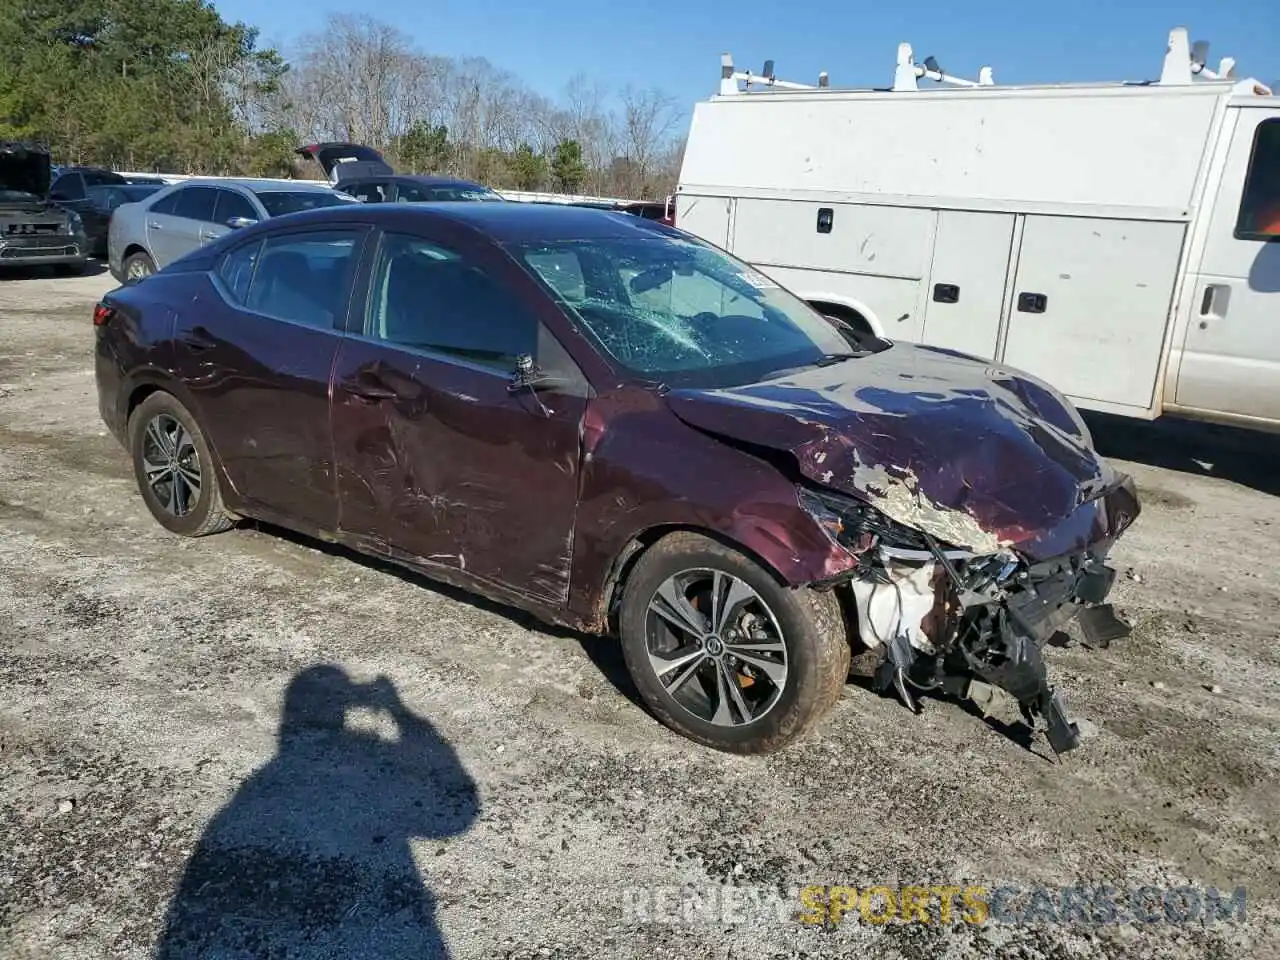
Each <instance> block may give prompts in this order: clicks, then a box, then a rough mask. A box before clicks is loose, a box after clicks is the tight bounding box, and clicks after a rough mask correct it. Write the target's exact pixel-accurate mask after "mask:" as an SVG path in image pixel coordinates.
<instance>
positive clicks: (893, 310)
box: [760, 266, 920, 341]
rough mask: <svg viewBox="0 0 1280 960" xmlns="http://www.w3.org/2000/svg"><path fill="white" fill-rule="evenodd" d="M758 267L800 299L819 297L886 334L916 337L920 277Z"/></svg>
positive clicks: (897, 337)
mask: <svg viewBox="0 0 1280 960" xmlns="http://www.w3.org/2000/svg"><path fill="white" fill-rule="evenodd" d="M760 270H761V272H762V273H767V274H768V275H769V276H771V277H773V279H775V280H777V281H778V283H780V284H782V286H784V287H786V288H787V289H788V290H790V291H791V292H792V293H794V294H795V295H796V296H798V297H800V298H801V299H803V300H810V301H813V300H820V301H823V302H827V303H835V304H839V305H841V306H847V307H849V308H851V309H853V310H856V311H857V312H858V313H860V314H862V315H863V317H865V318H866V319H867V321H868V322H869V323H871V325H872V326H873V327H874V328H876V329H877V330H878V332H880V333H883V334H884V335H885V336H886V337H890V338H891V339H894V340H910V341H915V340H917V339H919V336H920V317H919V316H918V315H917V313H916V299H917V297H918V295H919V292H920V281H919V280H898V279H895V278H893V277H862V276H858V275H856V274H849V273H825V272H823V271H821V270H797V269H794V268H788V267H769V266H762V267H760Z"/></svg>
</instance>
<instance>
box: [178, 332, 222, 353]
mask: <svg viewBox="0 0 1280 960" xmlns="http://www.w3.org/2000/svg"><path fill="white" fill-rule="evenodd" d="M180 342H181V343H182V345H183V346H185V347H188V348H189V349H191V350H194V351H197V352H199V351H202V350H212V349H213V348H214V347H216V346H217V345H218V341H216V340H214V339H213V337H211V336H209V332H208V331H207V330H205V329H204V327H195V328H193V329H192V330H191V332H190V333H188V334H187V335H186V336H185V337H183V338H182V339H181V341H180Z"/></svg>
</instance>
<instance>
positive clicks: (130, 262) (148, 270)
mask: <svg viewBox="0 0 1280 960" xmlns="http://www.w3.org/2000/svg"><path fill="white" fill-rule="evenodd" d="M121 272H122V273H123V274H124V282H125V283H126V284H133V283H137V282H138V281H140V280H145V279H146V278H147V277H149V276H151V275H152V274H153V273H155V272H156V262H155V261H154V260H152V259H151V255H150V254H148V253H147V252H145V251H143V250H139V251H137V252H136V253H131V254H129V256H127V257H125V258H124V263H123V264H122V265H121Z"/></svg>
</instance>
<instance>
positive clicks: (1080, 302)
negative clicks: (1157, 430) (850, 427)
mask: <svg viewBox="0 0 1280 960" xmlns="http://www.w3.org/2000/svg"><path fill="white" fill-rule="evenodd" d="M1185 232H1186V225H1185V224H1181V223H1150V222H1142V221H1136V220H1095V219H1089V218H1084V217H1042V216H1038V217H1028V218H1027V220H1026V225H1025V228H1024V230H1023V235H1022V245H1021V252H1020V255H1019V263H1018V274H1017V282H1016V284H1015V285H1014V293H1013V297H1014V303H1013V309H1012V312H1011V314H1010V317H1009V334H1008V338H1007V340H1006V341H1005V351H1004V360H1005V362H1006V363H1008V364H1010V365H1011V366H1014V367H1019V368H1021V369H1023V370H1026V371H1028V372H1030V373H1033V374H1035V375H1037V376H1039V377H1041V378H1042V379H1044V380H1046V381H1048V382H1049V383H1051V384H1053V385H1054V386H1055V387H1057V388H1058V389H1059V390H1061V391H1063V392H1064V393H1066V394H1067V395H1068V396H1070V397H1072V398H1073V399H1076V400H1079V401H1090V400H1094V401H1100V402H1104V403H1112V404H1121V405H1125V406H1130V407H1139V408H1146V407H1149V406H1150V405H1151V403H1152V398H1153V395H1154V391H1155V380H1156V373H1157V370H1158V369H1159V365H1160V349H1161V345H1162V343H1163V340H1164V335H1165V329H1166V327H1167V325H1168V322H1169V313H1170V305H1171V301H1172V297H1173V288H1174V283H1175V280H1176V278H1177V272H1178V261H1179V258H1180V256H1181V252H1182V241H1183V235H1184V234H1185ZM1026 293H1036V294H1041V295H1042V296H1044V298H1045V309H1044V312H1043V313H1029V312H1025V311H1023V310H1020V309H1019V305H1018V298H1019V296H1020V295H1022V294H1026ZM1083 405H1085V406H1087V405H1088V404H1087V402H1086V403H1084V404H1083Z"/></svg>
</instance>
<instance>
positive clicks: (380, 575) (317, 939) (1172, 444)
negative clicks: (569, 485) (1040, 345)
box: [0, 274, 1280, 960]
mask: <svg viewBox="0 0 1280 960" xmlns="http://www.w3.org/2000/svg"><path fill="white" fill-rule="evenodd" d="M112 285H113V284H112V282H111V280H110V277H108V276H106V275H105V274H99V275H97V276H89V277H83V278H76V279H55V278H51V277H44V276H40V275H32V276H21V277H14V278H6V279H4V280H0V802H2V803H3V811H4V812H3V816H2V818H0V956H3V957H6V958H26V957H32V958H34V957H40V958H46V957H66V958H98V957H112V958H131V957H143V956H151V955H155V954H156V953H157V950H158V952H159V955H161V956H166V957H178V956H204V957H212V956H218V957H223V956H226V957H231V956H236V957H242V956H244V957H247V956H264V957H266V956H272V957H275V956H279V957H284V956H290V957H344V958H345V957H366V956H367V957H375V956H376V957H400V956H404V957H410V956H411V957H415V958H416V957H429V956H433V955H437V954H439V953H441V952H443V951H445V950H447V952H448V955H449V956H452V957H457V958H465V957H601V958H608V957H635V956H653V955H654V954H655V953H656V952H658V951H664V952H665V953H666V954H668V955H671V956H675V957H690V958H692V957H699V958H703V957H706V958H711V957H718V958H729V957H734V958H747V957H836V956H848V955H855V954H856V955H861V956H866V957H910V958H916V957H919V958H932V957H970V956H995V957H1007V958H1015V957H1017V958H1040V957H1055V958H1056V957H1072V958H1094V957H1152V958H1161V960H1164V958H1203V957H1222V958H1227V957H1231V958H1236V957H1245V956H1256V957H1275V956H1280V935H1278V933H1277V931H1278V930H1280V922H1278V920H1280V904H1277V902H1276V900H1275V894H1274V890H1275V880H1276V879H1277V869H1276V866H1275V865H1276V863H1277V862H1280V858H1278V857H1277V849H1278V847H1280V843H1278V840H1277V831H1280V827H1278V826H1277V823H1280V792H1278V791H1277V789H1276V775H1277V768H1278V767H1280V754H1278V743H1280V740H1278V738H1277V721H1278V718H1280V685H1278V682H1277V681H1278V680H1280V651H1278V649H1277V642H1276V641H1277V634H1278V633H1280V626H1277V618H1276V616H1275V613H1274V611H1275V608H1276V598H1277V596H1278V595H1280V566H1278V565H1277V564H1276V563H1275V561H1274V548H1275V541H1276V535H1277V532H1280V500H1277V498H1276V494H1277V493H1280V489H1278V488H1280V480H1277V479H1276V478H1277V477H1280V472H1277V471H1276V470H1275V467H1274V463H1276V462H1280V458H1276V459H1275V460H1273V459H1270V458H1273V457H1274V456H1275V454H1274V446H1275V444H1274V443H1273V442H1272V441H1270V440H1268V439H1266V438H1256V437H1250V438H1247V439H1246V441H1245V443H1244V444H1243V445H1242V446H1239V447H1237V448H1232V447H1230V446H1229V445H1228V441H1227V440H1226V439H1223V438H1221V437H1216V436H1208V435H1206V434H1205V433H1204V432H1203V431H1186V432H1184V433H1181V434H1178V435H1176V436H1174V435H1172V434H1169V435H1166V434H1165V433H1162V432H1160V431H1155V430H1150V429H1142V430H1139V429H1137V428H1133V427H1123V428H1122V427H1116V426H1115V425H1110V426H1108V425H1105V424H1101V425H1100V427H1099V431H1100V432H1099V439H1100V443H1101V444H1103V446H1104V449H1105V450H1106V451H1107V452H1108V453H1110V454H1113V455H1116V456H1127V457H1133V458H1136V459H1138V460H1140V461H1142V462H1123V461H1122V466H1123V467H1124V468H1126V469H1128V470H1131V471H1132V472H1133V473H1134V474H1135V475H1136V477H1137V478H1138V481H1139V484H1140V486H1141V488H1142V492H1143V495H1144V502H1145V507H1146V512H1145V513H1144V514H1143V516H1142V517H1141V519H1140V520H1139V522H1138V523H1137V525H1136V526H1135V527H1134V529H1133V530H1132V531H1131V532H1130V533H1129V535H1128V536H1127V537H1126V538H1125V539H1124V541H1123V542H1122V544H1121V545H1120V547H1119V549H1118V551H1117V553H1116V555H1115V560H1116V562H1117V564H1118V565H1119V567H1120V568H1121V570H1122V571H1124V575H1123V576H1122V577H1121V579H1120V582H1119V583H1118V586H1117V589H1116V593H1115V599H1116V600H1117V604H1118V606H1119V607H1120V609H1121V610H1122V612H1124V613H1125V614H1126V615H1127V616H1128V617H1129V618H1130V619H1131V620H1132V621H1133V622H1134V624H1135V631H1134V634H1133V636H1132V637H1131V638H1130V639H1128V640H1126V641H1122V642H1121V643H1119V644H1117V645H1115V646H1113V647H1112V648H1111V649H1109V650H1105V651H1097V652H1092V653H1091V652H1088V651H1086V650H1084V649H1082V648H1080V647H1071V648H1068V649H1053V650H1050V651H1049V654H1048V655H1049V656H1050V658H1051V669H1052V670H1053V671H1054V673H1055V675H1056V677H1057V678H1058V680H1059V681H1060V684H1061V686H1062V687H1063V689H1064V691H1065V693H1066V696H1067V702H1068V705H1069V707H1070V708H1072V709H1073V712H1074V713H1075V714H1076V715H1077V716H1079V717H1081V718H1083V720H1084V721H1085V722H1084V727H1085V730H1086V732H1087V733H1088V740H1087V742H1086V743H1085V744H1084V745H1083V746H1082V747H1081V748H1080V749H1079V750H1078V751H1076V752H1075V753H1072V754H1070V755H1068V756H1066V757H1064V758H1062V759H1061V760H1060V761H1057V760H1054V759H1053V758H1052V755H1050V754H1047V748H1046V747H1045V745H1044V743H1043V739H1042V738H1037V739H1035V740H1033V741H1031V742H1030V743H1028V741H1027V739H1026V738H1025V737H1024V736H1022V735H1021V731H1020V729H1019V728H1018V727H1017V726H1015V725H1011V724H1007V723H1004V722H1002V721H1001V719H1000V718H995V719H992V720H990V721H984V720H983V719H982V718H981V717H980V716H978V715H976V714H974V713H970V712H967V711H966V710H964V709H962V708H961V707H960V706H957V705H955V704H952V703H949V702H943V701H926V703H925V709H924V712H923V713H922V715H920V716H918V717H913V716H911V715H910V714H909V713H908V712H907V711H906V710H905V709H904V708H903V707H901V706H900V705H899V704H897V703H896V702H895V701H892V700H888V699H882V698H879V697H877V696H874V695H872V694H870V693H868V692H867V691H866V690H864V689H862V688H860V687H857V686H852V685H851V686H849V687H848V688H847V689H846V691H845V695H844V697H843V698H842V700H841V701H840V703H839V704H838V705H837V707H836V709H835V710H834V711H833V713H832V715H831V716H830V717H829V718H828V720H827V722H826V723H825V724H824V725H823V726H822V727H821V728H820V729H819V730H818V731H816V732H815V733H814V734H812V735H811V736H810V737H808V738H807V739H806V740H805V741H804V742H802V743H800V744H798V745H797V746H795V747H794V748H792V749H790V750H789V751H787V752H785V753H783V754H781V755H776V756H772V757H768V758H764V759H753V758H740V757H731V756H725V755H720V754H713V753H709V752H707V751H705V750H702V749H699V748H697V747H695V746H692V745H691V744H689V743H688V742H686V741H684V740H682V739H680V738H678V737H676V736H674V735H672V734H670V733H668V732H666V731H665V730H664V729H663V728H661V727H659V726H658V725H657V724H656V723H655V722H654V721H653V720H652V719H651V718H650V717H649V716H648V715H647V714H646V713H645V712H644V711H643V710H641V709H640V708H639V707H638V706H637V705H636V703H635V702H634V693H633V691H632V690H631V688H630V686H629V684H628V683H627V681H626V680H625V677H624V674H623V669H622V665H621V658H620V656H619V655H618V654H617V652H616V650H615V648H614V647H613V645H612V644H610V642H609V641H605V640H596V639H591V638H586V637H579V636H576V635H573V634H569V633H563V632H554V631H552V632H549V631H547V630H545V629H543V628H541V627H539V626H538V625H537V624H536V623H533V622H532V621H530V620H529V619H528V618H527V617H525V616H523V615H521V614H518V613H516V612H513V611H510V610H507V609H503V608H499V607H496V606H494V605H491V604H488V603H482V602H477V601H475V600H472V599H469V598H467V597H466V596H464V595H461V594H459V593H457V592H455V591H452V590H448V589H444V588H441V587H438V586H433V585H432V584H431V583H429V582H427V581H425V580H423V579H421V578H418V577H415V576H412V575H409V574H405V573H401V572H396V571H394V570H391V569H387V568H384V567H382V566H380V565H378V564H376V563H372V562H369V561H367V560H362V559H360V558H359V557H356V556H353V555H351V554H349V553H346V552H344V551H340V550H336V549H334V548H332V547H328V546H324V545H321V544H317V543H313V542H309V541H304V540H302V539H300V538H297V537H293V536H291V535H286V534H284V533H282V532H281V531H278V530H269V529H265V528H257V527H253V526H249V527H243V528H240V529H237V530H234V531H232V532H229V533H227V534H223V535H219V536H215V537H211V538H208V539H205V540H201V541H184V540H180V539H177V538H174V537H171V536H169V535H167V534H166V533H164V532H163V531H162V530H161V528H160V527H159V526H158V525H157V524H155V523H154V522H153V521H152V520H151V518H150V516H149V515H148V514H147V513H146V510H145V508H144V507H143V505H142V502H141V500H140V499H139V497H138V495H137V492H136V489H135V487H134V483H133V480H132V477H131V473H130V470H129V467H128V462H127V459H126V456H125V454H124V452H123V451H122V450H121V449H120V448H119V447H118V446H117V445H116V443H115V441H114V440H113V439H111V438H110V437H109V436H108V435H107V434H106V432H105V430H104V428H103V427H102V425H101V423H100V421H99V419H98V414H97V406H96V395H95V389H94V382H93V372H92V340H93V337H92V328H91V326H90V312H91V306H92V303H93V302H94V299H95V298H96V297H97V296H98V295H99V294H100V293H101V292H102V291H104V290H107V289H109V288H110V287H111V286H112ZM1103 428H1105V430H1104V429H1103ZM379 677H382V678H385V679H383V680H380V681H379V680H377V678H379ZM340 698H346V701H345V702H346V704H347V705H348V706H349V707H350V709H349V710H347V712H346V713H345V726H343V719H344V714H343V713H342V712H341V705H342V702H343V701H342V699H340ZM335 705H337V706H336V707H335ZM335 710H337V713H336V714H335V713H334V711H335ZM1005 719H1008V718H1005ZM1076 883H1083V884H1088V885H1091V886H1093V885H1098V884H1109V885H1112V886H1114V887H1116V888H1118V890H1119V891H1120V894H1119V895H1120V896H1121V898H1122V900H1123V898H1124V897H1126V894H1125V891H1126V890H1130V889H1133V888H1137V887H1140V886H1143V885H1155V886H1158V887H1161V888H1164V887H1183V886H1188V885H1190V886H1194V887H1197V888H1207V887H1217V888H1220V889H1221V890H1223V891H1226V892H1227V893H1230V892H1231V891H1234V890H1235V889H1236V888H1237V887H1239V886H1244V887H1245V888H1246V889H1247V908H1246V918H1245V919H1244V920H1243V921H1241V920H1240V919H1239V914H1235V915H1234V919H1232V920H1229V921H1213V922H1207V921H1204V920H1201V921H1198V922H1183V923H1175V922H1169V921H1167V920H1165V921H1163V922H1146V923H1101V924H1098V923H1082V922H1080V921H1079V920H1078V919H1076V920H1074V921H1072V922H1066V921H1069V920H1071V917H1066V918H1065V919H1064V918H1059V920H1060V921H1061V922H1053V920H1054V918H1053V917H1052V916H1050V915H1046V914H1045V913H1044V912H1043V911H1041V912H1040V913H1039V914H1038V915H1037V916H1038V918H1039V919H1038V920H1037V921H1036V922H1031V920H1032V919H1034V918H1031V917H1029V916H1027V915H1025V914H1018V915H1017V916H1013V915H1010V914H1008V913H1003V914H1000V915H999V916H993V917H992V918H990V919H989V920H988V921H987V922H985V923H969V922H965V921H963V920H960V919H958V914H957V915H953V916H952V917H951V922H949V923H943V922H938V921H939V915H938V913H937V908H936V905H935V908H934V913H933V918H934V922H932V923H929V924H924V923H919V922H914V923H901V922H893V923H889V924H883V925H880V924H873V923H869V922H866V921H864V920H863V919H861V918H860V917H859V913H858V910H857V909H856V908H854V909H853V911H852V913H851V915H850V916H848V917H846V918H845V920H844V921H843V922H841V923H839V924H835V923H831V922H827V923H825V924H822V925H817V926H814V925H805V924H803V923H800V922H797V920H796V919H795V918H794V917H793V916H792V914H793V913H794V912H795V911H796V910H798V909H799V907H800V901H799V899H798V898H796V897H795V895H794V893H793V892H792V891H793V888H801V887H805V886H807V885H848V886H854V887H858V888H865V887H867V886H870V885H877V884H878V885H887V886H889V887H891V888H895V889H896V888H898V887H900V886H909V885H933V886H938V885H956V886H964V885H978V886H983V887H985V888H987V890H988V891H994V889H995V888H996V887H1000V886H1001V885H1013V886H1014V887H1016V888H1018V890H1019V891H1021V892H1022V894H1024V895H1025V894H1026V892H1027V891H1028V890H1029V888H1031V887H1033V886H1037V885H1044V886H1045V887H1051V888H1055V889H1056V888H1060V887H1062V886H1067V885H1072V884H1076ZM667 888H671V889H673V890H675V889H683V888H689V889H691V890H694V891H697V892H698V894H699V895H700V896H701V897H702V900H701V903H702V905H703V907H704V908H707V907H709V905H712V904H715V903H720V904H721V907H722V908H721V909H720V910H719V911H714V910H709V909H705V910H704V911H703V912H701V913H694V914H681V913H680V912H679V911H676V910H674V909H672V908H671V906H670V904H667V908H666V909H665V911H664V910H662V909H660V907H661V906H662V902H661V901H659V900H658V899H657V896H658V894H657V893H656V892H655V891H658V890H665V889H667ZM725 888H731V889H737V890H738V891H739V893H738V895H737V899H735V900H732V901H729V900H727V899H725V900H715V899H714V898H715V897H717V896H724V895H723V894H722V893H720V891H723V890H724V889H725ZM765 891H775V896H777V897H779V898H781V899H780V900H779V903H780V905H781V906H780V909H775V910H769V909H765V908H766V906H767V905H768V904H767V903H766V902H765V901H763V900H762V901H760V902H759V903H756V902H755V901H751V900H748V899H747V898H748V897H753V896H757V895H762V892H765ZM875 902H877V901H873V903H872V905H873V906H874V904H875ZM1026 902H1027V901H1026V900H1025V896H1024V897H1023V898H1022V899H1015V900H1012V901H1010V903H1013V904H1015V905H1016V904H1024V905H1025V903H1026ZM1128 902H1130V901H1128V900H1123V903H1128ZM744 903H745V906H744ZM202 904H204V905H206V906H208V905H210V904H212V905H213V906H212V909H201V905H202ZM774 906H778V904H774ZM1175 906H1176V904H1175ZM958 910H959V908H958V907H957V911H958ZM1183 915H1184V914H1182V913H1179V912H1178V911H1176V910H1175V911H1174V913H1173V916H1174V918H1175V919H1176V918H1177V917H1180V916H1183ZM1147 919H1148V920H1153V919H1157V918H1156V916H1155V915H1148V916H1147ZM218 931H221V933H219V932H218ZM227 931H233V932H234V933H235V935H236V936H238V937H240V938H241V946H242V949H241V951H240V952H226V953H216V952H214V951H213V950H202V949H200V948H199V947H192V948H190V949H186V948H184V944H186V945H190V944H191V943H199V942H200V940H199V938H200V937H202V936H208V937H215V938H216V937H217V936H224V937H225V936H227V935H228V934H227Z"/></svg>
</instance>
